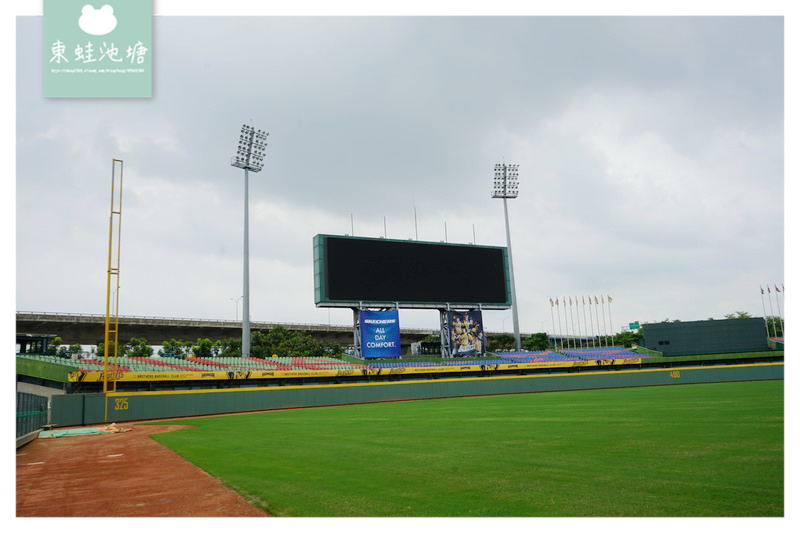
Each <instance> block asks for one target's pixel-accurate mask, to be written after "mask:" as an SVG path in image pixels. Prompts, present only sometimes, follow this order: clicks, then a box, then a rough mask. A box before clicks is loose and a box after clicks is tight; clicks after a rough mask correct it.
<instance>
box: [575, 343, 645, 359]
mask: <svg viewBox="0 0 800 533" xmlns="http://www.w3.org/2000/svg"><path fill="white" fill-rule="evenodd" d="M561 352H562V353H564V354H565V355H569V356H572V357H577V358H579V359H585V360H587V361H608V360H610V359H634V358H647V357H649V356H648V355H643V354H640V353H637V352H634V351H633V350H626V349H625V348H619V347H614V346H609V347H608V348H577V349H564V350H561Z"/></svg>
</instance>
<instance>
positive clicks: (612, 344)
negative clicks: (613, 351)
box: [606, 295, 614, 346]
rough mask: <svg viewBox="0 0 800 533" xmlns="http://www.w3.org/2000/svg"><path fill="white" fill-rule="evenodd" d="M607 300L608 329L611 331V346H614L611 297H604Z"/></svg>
mask: <svg viewBox="0 0 800 533" xmlns="http://www.w3.org/2000/svg"><path fill="white" fill-rule="evenodd" d="M606 299H607V300H608V329H609V330H611V346H614V326H612V325H611V296H608V295H606Z"/></svg>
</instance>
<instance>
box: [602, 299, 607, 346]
mask: <svg viewBox="0 0 800 533" xmlns="http://www.w3.org/2000/svg"><path fill="white" fill-rule="evenodd" d="M605 304H606V301H605V298H604V297H603V295H602V294H601V295H600V312H601V313H603V341H604V342H605V347H606V348H608V333H606V311H605Z"/></svg>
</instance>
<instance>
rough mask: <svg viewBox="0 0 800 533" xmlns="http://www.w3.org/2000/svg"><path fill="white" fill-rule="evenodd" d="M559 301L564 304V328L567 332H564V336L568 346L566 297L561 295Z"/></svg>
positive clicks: (568, 346)
mask: <svg viewBox="0 0 800 533" xmlns="http://www.w3.org/2000/svg"><path fill="white" fill-rule="evenodd" d="M561 303H562V304H563V305H564V330H565V331H566V332H567V333H566V336H567V339H566V341H567V348H570V345H569V341H570V340H571V339H570V338H569V336H570V333H569V322H568V321H567V299H566V298H564V297H563V296H562V297H561Z"/></svg>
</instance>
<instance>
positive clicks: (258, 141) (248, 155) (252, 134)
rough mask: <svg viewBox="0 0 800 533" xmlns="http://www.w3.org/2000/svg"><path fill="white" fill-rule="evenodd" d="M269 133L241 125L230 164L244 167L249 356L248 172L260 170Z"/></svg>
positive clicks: (246, 344) (245, 340) (246, 345)
mask: <svg viewBox="0 0 800 533" xmlns="http://www.w3.org/2000/svg"><path fill="white" fill-rule="evenodd" d="M267 135H269V133H267V132H265V131H262V130H256V129H254V128H253V127H252V126H248V125H247V124H244V125H242V132H241V134H240V135H239V147H238V148H237V149H236V155H235V156H233V157H232V158H231V166H234V167H237V168H243V169H244V268H243V275H242V277H243V288H244V294H242V357H249V356H250V213H249V199H248V194H249V193H248V185H249V183H248V181H249V176H248V172H261V168H262V167H263V166H264V150H265V149H266V146H267V142H266V141H267Z"/></svg>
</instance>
